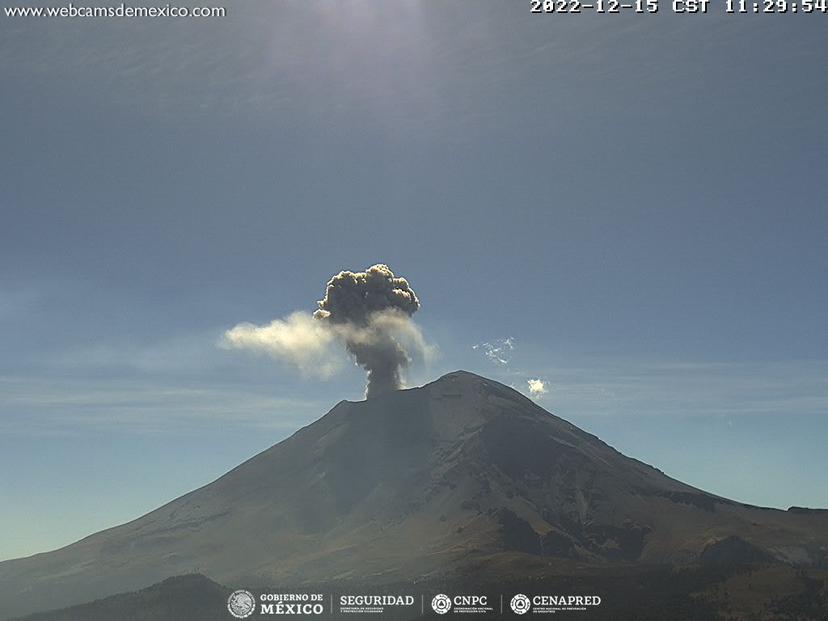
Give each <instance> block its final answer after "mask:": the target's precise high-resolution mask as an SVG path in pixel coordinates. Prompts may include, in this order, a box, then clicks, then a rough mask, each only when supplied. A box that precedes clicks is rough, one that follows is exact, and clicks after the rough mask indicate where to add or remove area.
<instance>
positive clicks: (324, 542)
mask: <svg viewBox="0 0 828 621" xmlns="http://www.w3.org/2000/svg"><path fill="white" fill-rule="evenodd" d="M724 563H735V564H740V563H784V564H787V565H790V566H796V567H806V566H807V567H811V568H819V567H822V568H825V567H826V566H827V565H828V516H826V514H825V513H823V512H819V511H815V510H802V509H799V510H790V511H781V510H775V509H763V508H759V507H752V506H749V505H744V504H740V503H737V502H733V501H730V500H727V499H725V498H721V497H718V496H714V495H711V494H708V493H705V492H703V491H700V490H698V489H695V488H693V487H690V486H688V485H685V484H683V483H681V482H679V481H676V480H673V479H671V478H669V477H667V476H666V475H664V474H663V473H662V472H661V471H659V470H657V469H655V468H653V467H651V466H648V465H646V464H644V463H641V462H639V461H636V460H634V459H630V458H628V457H625V456H624V455H622V454H621V453H619V452H617V451H616V450H614V449H613V448H612V447H610V446H608V445H607V444H605V443H604V442H602V441H601V440H599V439H598V438H596V437H595V436H592V435H590V434H588V433H586V432H584V431H582V430H580V429H578V428H577V427H575V426H574V425H572V424H570V423H568V422H566V421H565V420H563V419H561V418H558V417H556V416H554V415H552V414H550V413H548V412H546V411H545V410H543V409H542V408H540V407H539V406H538V405H536V404H535V403H533V402H532V401H530V400H529V399H527V398H525V397H524V396H522V395H520V394H519V393H517V392H516V391H514V390H512V389H511V388H508V387H506V386H503V385H502V384H499V383H497V382H494V381H492V380H488V379H485V378H482V377H479V376H476V375H473V374H471V373H466V372H463V371H458V372H455V373H450V374H448V375H446V376H444V377H442V378H440V379H439V380H437V381H435V382H433V383H431V384H428V385H426V386H424V387H422V388H414V389H410V390H403V391H396V392H390V393H386V394H381V395H378V396H376V397H375V398H372V399H370V400H368V401H362V402H356V403H353V402H347V401H343V402H341V403H339V404H338V405H337V406H336V407H334V408H333V409H332V410H331V411H330V412H328V414H326V415H325V416H323V417H322V418H320V419H319V420H317V421H316V422H314V423H312V424H311V425H308V426H307V427H304V428H303V429H300V430H299V431H297V432H296V433H295V434H294V435H292V436H291V437H290V438H288V439H286V440H284V441H282V442H280V443H278V444H276V445H275V446H273V447H271V448H270V449H268V450H266V451H264V452H262V453H260V454H259V455H257V456H255V457H253V458H252V459H250V460H248V461H247V462H245V463H243V464H241V465H240V466H238V467H237V468H235V469H233V470H231V471H230V472H228V473H227V474H225V475H224V476H223V477H221V478H220V479H218V480H216V481H214V482H213V483H211V484H209V485H206V486H204V487H202V488H200V489H198V490H195V491H193V492H191V493H189V494H187V495H185V496H182V497H181V498H178V499H176V500H174V501H172V502H170V503H168V504H167V505H164V506H163V507H161V508H159V509H157V510H155V511H153V512H151V513H149V514H147V515H145V516H143V517H141V518H139V519H137V520H134V521H132V522H129V523H127V524H124V525H122V526H118V527H115V528H111V529H108V530H105V531H102V532H100V533H97V534H94V535H91V536H89V537H87V538H85V539H83V540H81V541H79V542H77V543H74V544H72V545H70V546H67V547H65V548H62V549H60V550H56V551H53V552H48V553H44V554H37V555H35V556H31V557H28V558H24V559H16V560H11V561H5V562H3V563H0V619H6V618H10V617H14V616H19V615H24V614H28V613H32V612H36V611H40V610H48V609H54V608H60V607H65V606H70V605H73V604H79V603H83V602H87V601H91V600H94V599H97V598H101V597H105V596H108V595H112V594H115V593H120V592H124V591H132V590H137V589H141V588H144V587H146V586H148V585H150V584H153V583H156V582H159V581H161V580H163V579H165V578H167V577H170V576H176V575H180V574H185V573H188V572H191V571H193V570H194V569H196V568H197V569H198V571H199V572H201V573H203V574H205V575H206V576H209V578H211V579H212V580H215V581H217V582H218V583H221V584H223V585H241V586H243V585H246V584H247V585H253V584H271V585H279V584H284V585H296V586H300V585H302V584H325V583H328V584H330V583H336V582H349V581H350V582H365V583H371V584H374V585H382V584H392V583H401V582H410V581H412V580H417V581H429V580H435V579H443V578H445V579H450V578H452V577H457V576H463V577H464V578H465V579H466V580H467V581H468V580H474V579H475V578H476V577H480V579H481V580H494V579H497V578H498V577H508V578H509V579H514V578H516V577H517V578H519V577H521V576H525V577H537V576H542V575H543V573H544V572H545V571H548V568H550V567H555V566H556V565H562V566H563V565H567V564H578V565H581V566H583V565H589V566H596V567H607V566H613V565H625V564H627V565H630V564H636V565H640V566H644V565H657V564H669V565H689V564H701V565H705V564H709V565H720V564H724Z"/></svg>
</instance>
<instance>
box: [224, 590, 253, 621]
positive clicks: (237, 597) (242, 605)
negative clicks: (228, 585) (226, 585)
mask: <svg viewBox="0 0 828 621" xmlns="http://www.w3.org/2000/svg"><path fill="white" fill-rule="evenodd" d="M227 610H229V611H230V614H231V615H233V616H234V617H236V619H246V618H247V617H249V616H250V615H252V614H253V613H254V612H255V611H256V598H255V597H253V593H251V592H250V591H245V590H244V589H239V590H238V591H233V592H232V593H230V597H228V598H227Z"/></svg>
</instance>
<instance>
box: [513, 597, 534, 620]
mask: <svg viewBox="0 0 828 621" xmlns="http://www.w3.org/2000/svg"><path fill="white" fill-rule="evenodd" d="M509 605H510V606H511V607H512V612H514V613H515V614H516V615H525V614H526V613H527V612H529V609H530V608H531V607H532V602H530V601H529V598H528V597H526V596H525V595H524V594H523V593H518V594H517V595H515V596H514V597H513V598H512V601H511V602H509Z"/></svg>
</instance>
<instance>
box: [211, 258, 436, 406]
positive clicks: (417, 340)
mask: <svg viewBox="0 0 828 621" xmlns="http://www.w3.org/2000/svg"><path fill="white" fill-rule="evenodd" d="M318 306H319V309H318V310H317V311H316V312H315V313H313V315H312V316H311V315H310V314H308V313H303V312H298V313H293V314H292V315H290V316H289V317H287V318H286V319H284V320H281V319H277V320H275V321H273V322H271V323H270V324H268V325H265V326H255V325H252V324H239V325H237V326H236V327H234V328H232V329H231V330H228V331H227V332H225V334H224V341H223V344H224V345H225V346H227V347H232V348H239V349H250V350H254V351H260V352H264V353H267V354H269V355H271V356H273V357H274V358H278V359H280V360H285V361H288V362H290V363H292V364H294V365H295V366H296V367H297V368H299V369H300V370H301V371H302V372H304V373H306V374H316V375H321V376H327V375H330V373H332V372H333V370H334V366H333V364H334V363H333V362H332V356H331V355H330V344H331V343H332V342H341V343H343V344H344V345H345V348H346V349H347V351H348V352H349V353H350V354H351V355H352V356H353V357H354V360H356V362H357V364H359V365H360V366H361V367H363V368H364V369H365V370H366V371H367V372H368V383H367V387H366V390H365V394H366V397H368V398H370V397H373V396H376V395H378V394H381V393H383V392H388V391H391V390H397V389H399V388H402V385H403V378H402V372H403V370H404V369H405V368H406V367H407V366H408V364H409V363H410V362H411V359H412V356H422V357H425V356H426V355H427V354H428V352H429V347H428V345H427V344H426V342H425V340H424V339H423V336H422V333H421V332H420V329H419V328H418V327H417V325H416V324H415V323H414V322H413V321H412V319H411V316H412V315H413V314H414V313H415V312H417V310H418V309H419V308H420V301H419V300H418V299H417V295H416V294H415V293H414V290H413V289H412V288H411V287H410V285H409V284H408V281H406V279H405V278H399V277H397V276H395V275H394V273H393V272H392V271H391V270H390V269H389V268H388V266H387V265H383V264H377V265H373V266H371V267H369V268H368V269H367V270H365V271H364V272H350V271H343V272H340V273H339V274H337V275H336V276H334V277H333V278H331V280H330V281H329V282H328V284H327V287H326V289H325V297H324V298H323V299H322V300H320V301H319V302H318Z"/></svg>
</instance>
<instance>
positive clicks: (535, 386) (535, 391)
mask: <svg viewBox="0 0 828 621" xmlns="http://www.w3.org/2000/svg"><path fill="white" fill-rule="evenodd" d="M526 383H527V384H528V386H529V394H530V395H531V396H532V397H533V398H535V399H540V398H541V397H543V396H544V395H545V394H546V393H547V392H549V391H548V390H547V389H546V382H544V381H543V380H542V379H539V378H536V379H528V380H526Z"/></svg>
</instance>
